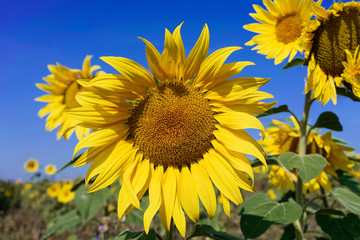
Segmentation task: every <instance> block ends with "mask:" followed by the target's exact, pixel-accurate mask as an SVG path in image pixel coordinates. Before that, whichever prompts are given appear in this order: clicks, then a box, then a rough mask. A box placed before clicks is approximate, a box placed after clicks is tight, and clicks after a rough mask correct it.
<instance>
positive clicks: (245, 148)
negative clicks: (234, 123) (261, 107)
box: [214, 125, 266, 165]
mask: <svg viewBox="0 0 360 240" xmlns="http://www.w3.org/2000/svg"><path fill="white" fill-rule="evenodd" d="M216 128H217V129H218V130H215V131H214V135H215V137H216V139H217V140H218V141H219V142H221V143H222V144H223V145H224V146H225V147H226V148H227V149H229V150H232V151H235V152H241V153H245V154H249V155H251V156H253V157H256V158H258V159H259V160H260V161H261V162H262V163H263V164H264V165H266V161H265V155H266V154H265V152H264V150H263V149H262V148H261V146H260V145H259V144H258V143H257V142H256V141H255V140H254V139H253V138H252V137H251V136H250V135H249V134H247V133H246V132H245V131H243V130H237V131H234V130H232V129H230V128H227V127H224V126H220V125H216Z"/></svg>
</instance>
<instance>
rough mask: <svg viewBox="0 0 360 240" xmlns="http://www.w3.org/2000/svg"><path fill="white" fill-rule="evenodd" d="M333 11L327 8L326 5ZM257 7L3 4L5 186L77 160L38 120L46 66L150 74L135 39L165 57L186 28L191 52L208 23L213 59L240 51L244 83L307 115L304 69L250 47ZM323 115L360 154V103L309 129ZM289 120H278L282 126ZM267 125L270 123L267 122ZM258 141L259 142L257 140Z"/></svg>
mask: <svg viewBox="0 0 360 240" xmlns="http://www.w3.org/2000/svg"><path fill="white" fill-rule="evenodd" d="M324 2H325V4H327V6H328V5H329V2H332V1H327V2H326V1H324ZM253 3H255V4H259V5H262V2H261V1H260V0H254V1H239V0H237V1H226V0H224V1H214V2H212V1H207V2H204V1H144V2H143V1H106V0H105V1H74V0H72V1H70V0H69V1H25V0H24V1H18V0H14V1H2V2H1V7H0V107H1V111H0V126H1V129H2V130H1V135H0V161H1V163H2V164H1V167H0V179H12V180H16V179H18V178H26V174H25V171H24V169H23V164H24V162H25V161H26V160H27V159H28V158H30V157H33V158H37V159H38V160H39V162H40V164H41V166H42V167H44V166H45V165H46V164H48V163H53V164H56V165H57V166H59V167H60V166H62V165H64V164H65V163H66V162H68V161H69V160H70V159H71V157H72V152H73V149H74V146H75V145H76V142H77V139H76V137H75V136H72V137H71V139H70V140H69V141H67V142H66V141H63V140H60V141H57V140H56V131H54V132H46V131H45V130H44V125H45V118H44V119H40V118H38V116H37V112H38V110H39V109H40V108H42V107H43V106H44V105H45V104H44V103H40V102H35V101H34V98H36V97H38V96H40V95H43V94H44V93H43V92H42V91H40V90H39V89H37V88H36V87H35V83H39V82H42V77H44V76H46V75H48V74H49V72H48V70H47V67H46V66H47V64H55V63H56V62H60V63H61V64H63V65H65V66H68V67H71V68H81V63H82V61H83V58H84V57H85V55H87V54H91V55H94V58H93V60H92V63H93V64H98V65H101V66H102V67H103V69H104V70H105V71H107V72H109V73H116V71H115V70H113V69H112V68H111V67H108V66H107V65H106V64H105V63H103V62H102V61H101V60H99V57H101V56H122V57H127V58H130V59H132V60H135V61H137V62H138V63H140V64H142V65H143V66H145V67H147V62H146V57H145V45H144V43H143V42H142V41H141V40H139V39H138V38H137V37H139V36H140V37H144V38H146V39H148V40H149V41H151V42H152V43H153V44H154V45H155V46H156V47H157V48H158V49H159V51H160V52H161V51H162V49H163V44H164V29H165V28H168V29H169V30H170V31H173V30H174V28H175V27H176V26H177V25H179V24H180V23H181V22H183V21H184V24H183V27H182V36H183V41H184V45H185V49H186V52H187V53H188V52H189V51H190V49H191V48H192V47H193V45H194V44H195V42H196V40H197V38H198V36H199V35H200V32H201V30H202V28H203V26H204V24H205V23H207V24H208V26H209V29H210V52H213V51H215V50H216V49H219V48H222V47H227V46H234V45H235V46H242V47H244V49H243V50H240V51H238V52H236V53H234V54H233V55H232V56H231V57H230V58H229V61H252V62H254V63H256V66H250V67H247V68H245V69H244V71H243V72H242V73H241V76H256V77H271V78H272V80H271V81H270V82H269V83H268V84H267V85H266V86H264V87H263V88H262V90H263V91H267V92H269V93H272V94H273V95H274V96H275V100H276V101H278V102H279V105H280V104H288V105H289V108H290V109H291V110H292V111H293V112H295V113H296V114H297V115H300V114H301V112H302V108H303V100H304V95H303V94H302V92H303V90H304V78H305V76H306V69H299V68H293V69H291V70H287V71H282V70H281V68H282V67H283V66H284V63H283V64H281V65H279V66H275V65H274V64H273V60H267V59H265V57H264V56H262V55H258V54H257V53H256V52H254V51H251V50H250V47H246V46H244V43H245V42H247V41H248V40H249V39H250V38H251V37H252V36H254V34H253V33H251V32H248V31H246V30H244V29H243V28H242V26H243V25H244V24H248V23H251V22H254V20H253V19H252V18H251V17H250V16H249V13H250V12H254V10H253V8H252V4H253ZM321 111H333V112H335V113H336V114H337V115H338V116H339V118H340V120H341V122H342V124H343V126H344V131H343V132H340V133H335V134H334V135H335V136H336V137H338V138H342V139H344V140H346V141H348V142H349V143H351V146H352V147H354V148H356V149H358V151H360V150H359V149H360V142H359V140H358V139H359V135H360V128H359V126H360V119H359V116H360V115H359V114H360V103H355V102H352V101H351V100H349V99H347V98H344V97H339V100H338V104H337V105H336V106H333V105H332V103H330V102H329V103H328V104H327V105H326V106H325V107H324V106H321V105H320V104H319V103H315V104H314V105H313V108H312V109H311V116H310V121H312V122H313V123H314V121H315V120H316V118H317V116H318V115H319V114H320V112H321ZM287 117H288V115H286V114H280V115H276V116H275V118H277V119H280V120H284V119H285V118H287ZM262 122H263V123H264V124H267V123H268V122H269V118H266V119H262ZM256 135H257V134H256ZM86 170H87V167H86V166H85V167H80V168H69V169H67V170H66V171H64V172H63V173H61V174H60V176H58V178H74V177H77V176H84V175H85V173H86Z"/></svg>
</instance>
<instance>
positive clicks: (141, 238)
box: [114, 229, 156, 240]
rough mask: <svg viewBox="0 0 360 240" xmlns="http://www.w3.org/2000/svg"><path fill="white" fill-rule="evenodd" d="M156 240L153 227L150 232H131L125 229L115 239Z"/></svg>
mask: <svg viewBox="0 0 360 240" xmlns="http://www.w3.org/2000/svg"><path fill="white" fill-rule="evenodd" d="M130 239H132V240H156V234H155V231H154V230H153V229H150V231H149V234H146V233H145V232H130V231H125V232H122V233H120V234H119V235H118V236H117V237H116V238H115V239H114V240H130Z"/></svg>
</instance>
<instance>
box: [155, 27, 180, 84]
mask: <svg viewBox="0 0 360 240" xmlns="http://www.w3.org/2000/svg"><path fill="white" fill-rule="evenodd" d="M180 60H181V56H180V50H179V48H178V46H177V45H176V42H175V40H174V38H173V36H172V35H171V33H170V32H169V30H167V29H165V46H164V51H163V52H162V54H161V59H160V63H161V69H162V70H163V72H164V73H165V75H166V78H167V80H169V81H173V79H174V78H175V77H176V78H177V79H180V78H181V77H182V70H181V69H180V68H182V66H181V62H180Z"/></svg>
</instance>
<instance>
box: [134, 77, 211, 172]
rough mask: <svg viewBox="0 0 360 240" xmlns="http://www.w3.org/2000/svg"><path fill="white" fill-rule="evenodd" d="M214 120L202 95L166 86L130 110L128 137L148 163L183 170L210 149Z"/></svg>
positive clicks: (178, 84)
mask: <svg viewBox="0 0 360 240" xmlns="http://www.w3.org/2000/svg"><path fill="white" fill-rule="evenodd" d="M214 124H215V119H214V117H213V111H212V110H211V107H210V105H209V103H208V101H207V100H206V99H204V98H203V96H202V94H201V93H199V92H198V91H196V90H195V89H193V88H191V87H189V86H186V85H184V84H183V83H166V84H163V85H161V86H160V87H158V89H156V90H153V91H152V92H151V93H150V94H149V95H148V96H147V97H146V98H145V99H144V100H142V101H141V102H139V104H138V105H137V106H136V107H135V108H134V109H133V110H132V115H131V117H130V118H129V126H130V136H131V137H132V138H133V139H134V141H135V145H136V146H137V147H138V148H139V150H140V151H141V152H142V153H143V154H144V156H145V157H146V158H147V159H149V160H150V161H151V162H153V163H155V164H158V165H162V166H183V165H185V164H189V163H191V162H194V161H196V160H199V159H200V158H201V157H202V155H203V154H204V153H205V152H206V151H207V150H209V149H210V147H211V144H210V141H211V140H212V139H213V134H212V132H213V130H214V129H215V127H214Z"/></svg>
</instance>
